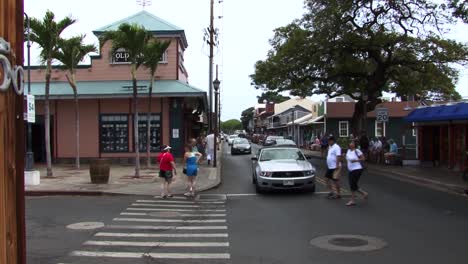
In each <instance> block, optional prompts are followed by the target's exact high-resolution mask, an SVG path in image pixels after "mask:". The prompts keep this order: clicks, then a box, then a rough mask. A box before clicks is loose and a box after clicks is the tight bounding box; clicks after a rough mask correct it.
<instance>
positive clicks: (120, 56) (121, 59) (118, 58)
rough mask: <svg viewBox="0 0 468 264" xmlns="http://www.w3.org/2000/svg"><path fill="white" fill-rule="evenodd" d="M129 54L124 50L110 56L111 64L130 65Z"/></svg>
mask: <svg viewBox="0 0 468 264" xmlns="http://www.w3.org/2000/svg"><path fill="white" fill-rule="evenodd" d="M129 58H130V54H129V53H128V52H126V51H125V50H120V51H117V52H115V53H114V55H113V56H112V63H116V64H118V63H130V60H129Z"/></svg>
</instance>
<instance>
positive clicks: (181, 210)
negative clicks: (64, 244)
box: [62, 197, 231, 264]
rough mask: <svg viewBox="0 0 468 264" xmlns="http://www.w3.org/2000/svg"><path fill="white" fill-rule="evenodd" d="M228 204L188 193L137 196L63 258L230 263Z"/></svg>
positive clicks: (72, 261) (74, 259)
mask: <svg viewBox="0 0 468 264" xmlns="http://www.w3.org/2000/svg"><path fill="white" fill-rule="evenodd" d="M225 203H226V201H225V200H214V199H213V200H209V201H199V200H188V199H186V198H183V197H174V198H172V199H164V200H163V199H159V198H158V197H155V198H154V199H139V200H136V201H135V202H134V203H131V207H129V208H126V209H125V210H124V211H123V212H121V213H120V215H119V216H118V217H116V218H114V219H113V220H112V223H108V224H106V225H105V226H104V227H103V228H102V229H100V230H99V232H97V233H96V234H95V235H94V236H93V238H92V239H90V240H88V241H86V242H84V243H83V245H82V248H80V249H78V250H75V251H73V252H71V253H70V255H69V256H68V257H67V259H64V260H63V261H62V262H63V263H77V262H79V263H90V262H92V263H95V262H93V261H96V262H99V263H110V262H118V261H124V262H125V263H128V261H127V260H125V259H126V258H127V259H135V260H134V261H133V260H132V262H133V263H134V264H137V263H146V261H148V259H160V261H164V260H163V259H167V260H168V261H169V260H170V259H186V260H187V261H190V260H193V261H196V263H198V261H202V263H206V264H210V263H211V262H212V263H220V262H222V263H230V262H229V260H230V258H231V255H230V253H229V247H230V244H229V234H228V232H227V230H228V226H227V225H226V223H227V220H226V217H227V210H226V208H225ZM91 259H92V260H91ZM119 259H121V260H119ZM136 259H141V260H139V261H141V262H139V261H138V260H136ZM210 261H211V262H210ZM118 263H121V262H118Z"/></svg>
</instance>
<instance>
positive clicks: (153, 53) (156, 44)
mask: <svg viewBox="0 0 468 264" xmlns="http://www.w3.org/2000/svg"><path fill="white" fill-rule="evenodd" d="M170 44H171V42H170V41H159V40H158V39H156V38H154V39H152V41H150V42H149V43H148V45H146V47H145V50H144V51H143V59H144V61H143V65H144V66H145V67H146V68H148V69H149V71H150V75H151V80H150V85H149V91H148V113H147V116H146V167H147V168H149V167H150V166H151V160H150V154H151V99H152V95H153V84H154V78H155V74H156V70H157V69H158V65H159V62H160V61H161V58H162V56H163V55H164V52H166V50H167V48H168V47H169V45H170Z"/></svg>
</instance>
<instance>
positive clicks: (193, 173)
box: [186, 167, 198, 177]
mask: <svg viewBox="0 0 468 264" xmlns="http://www.w3.org/2000/svg"><path fill="white" fill-rule="evenodd" d="M197 174H198V168H197V167H187V173H186V175H187V176H188V177H195V176H197Z"/></svg>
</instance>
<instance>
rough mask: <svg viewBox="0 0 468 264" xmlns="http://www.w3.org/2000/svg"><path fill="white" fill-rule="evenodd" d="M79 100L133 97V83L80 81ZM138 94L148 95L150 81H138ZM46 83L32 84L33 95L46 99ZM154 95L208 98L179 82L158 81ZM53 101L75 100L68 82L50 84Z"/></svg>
mask: <svg viewBox="0 0 468 264" xmlns="http://www.w3.org/2000/svg"><path fill="white" fill-rule="evenodd" d="M77 85H78V96H79V98H118V97H124V98H129V97H131V96H132V94H133V93H132V92H133V90H132V82H131V81H78V82H77ZM137 85H138V93H139V95H140V96H142V97H144V96H146V95H148V90H149V81H147V80H146V81H143V80H142V81H138V83H137ZM44 91H45V83H44V82H37V83H31V93H32V94H33V95H35V96H37V97H39V98H43V97H44ZM153 95H154V96H157V97H206V92H205V91H203V90H201V89H199V88H196V87H194V86H191V85H189V84H187V83H184V82H182V81H178V80H157V81H155V82H154V85H153ZM50 98H51V99H69V98H73V90H72V88H71V87H70V85H69V84H68V82H51V83H50Z"/></svg>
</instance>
